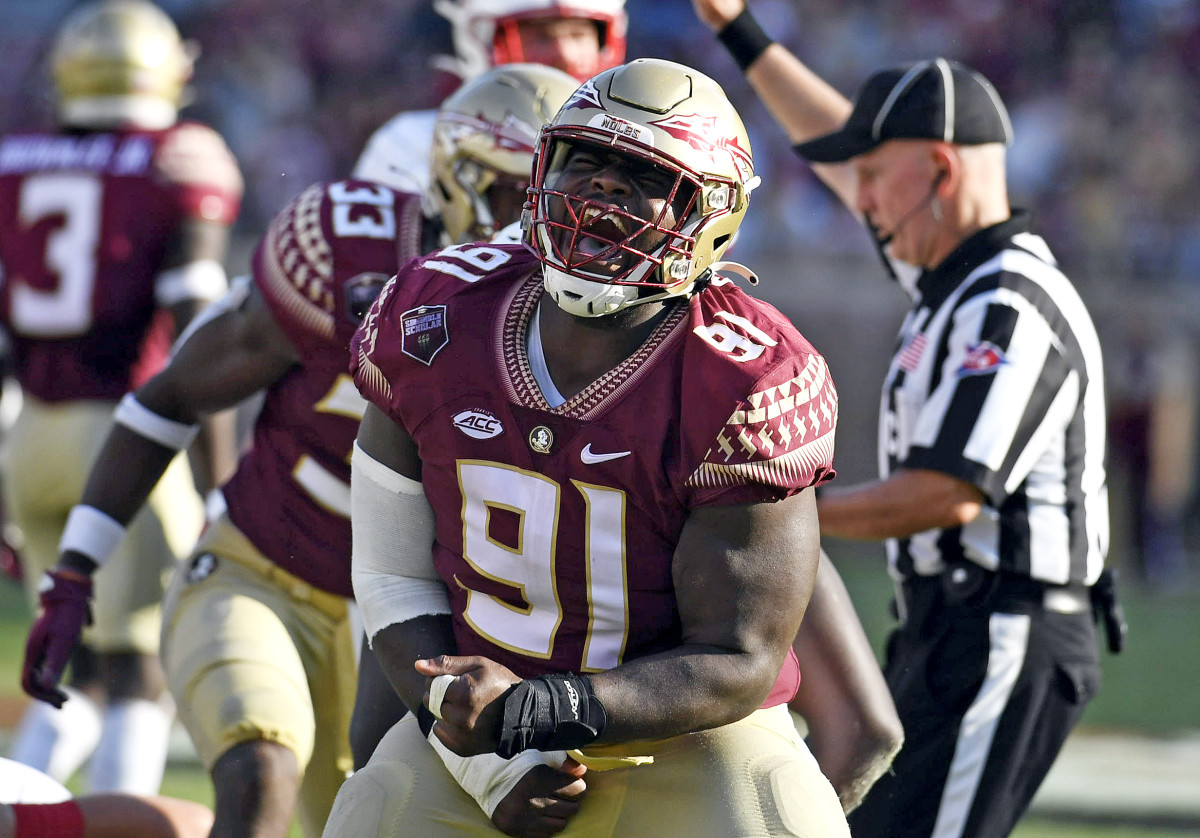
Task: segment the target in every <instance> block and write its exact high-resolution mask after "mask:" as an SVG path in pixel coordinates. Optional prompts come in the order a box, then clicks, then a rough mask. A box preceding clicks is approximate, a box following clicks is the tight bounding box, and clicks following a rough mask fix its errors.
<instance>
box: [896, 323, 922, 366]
mask: <svg viewBox="0 0 1200 838" xmlns="http://www.w3.org/2000/svg"><path fill="white" fill-rule="evenodd" d="M924 352H925V333H924V332H917V333H916V334H915V335H913V336H912V337H911V338H910V339H909V341H908V343H906V344H904V348H903V349H901V350H900V369H902V370H904V371H905V372H912V371H913V370H915V369H916V368H917V364H919V363H921V355H922V354H924Z"/></svg>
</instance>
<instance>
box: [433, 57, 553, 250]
mask: <svg viewBox="0 0 1200 838" xmlns="http://www.w3.org/2000/svg"><path fill="white" fill-rule="evenodd" d="M576 86H577V85H576V82H575V79H573V78H572V77H571V76H569V75H567V74H566V73H564V72H562V71H561V70H555V69H554V68H553V67H544V66H542V65H540V64H508V65H505V66H503V67H497V68H495V69H493V70H489V71H488V72H487V73H485V74H483V75H482V76H480V77H479V78H477V79H475V80H474V81H471V82H468V83H467V84H465V85H464V86H462V87H460V88H459V89H458V90H457V91H455V93H454V94H453V95H452V96H451V97H450V98H448V99H447V100H446V101H445V102H443V103H442V106H441V107H440V108H439V109H438V114H437V120H436V122H435V123H434V127H433V149H432V152H431V154H430V170H431V171H430V174H431V178H430V180H431V183H430V188H429V195H428V201H429V207H430V210H431V211H432V212H433V213H436V214H437V215H439V216H441V219H442V224H443V226H444V227H445V233H446V235H445V239H446V241H445V244H456V243H462V242H466V241H481V240H483V239H490V238H491V237H492V235H493V234H495V233H496V231H497V230H499V229H500V228H501V227H504V226H506V225H507V224H510V223H512V222H514V221H517V220H518V219H519V218H520V217H521V207H522V205H524V203H525V198H526V191H527V190H528V188H529V178H530V172H531V170H532V168H533V146H534V143H535V142H537V134H538V130H539V129H540V128H541V127H542V126H543V125H544V124H545V123H546V122H548V121H549V120H550V118H551V117H553V116H554V114H555V112H556V111H557V110H558V108H559V106H560V105H562V103H563V102H565V101H567V97H568V96H570V95H571V94H572V93H574V92H575V88H576Z"/></svg>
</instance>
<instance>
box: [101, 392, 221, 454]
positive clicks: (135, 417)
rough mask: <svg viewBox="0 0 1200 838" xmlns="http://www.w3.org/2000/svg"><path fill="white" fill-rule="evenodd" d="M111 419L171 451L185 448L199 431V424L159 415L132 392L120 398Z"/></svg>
mask: <svg viewBox="0 0 1200 838" xmlns="http://www.w3.org/2000/svg"><path fill="white" fill-rule="evenodd" d="M113 419H114V421H116V423H117V424H118V425H124V426H125V427H126V428H129V430H131V431H133V432H134V433H135V434H138V435H140V436H144V437H145V438H146V439H148V440H150V441H151V442H157V443H158V444H159V445H161V446H162V447H163V448H170V449H171V450H172V451H182V450H183V449H184V448H187V447H188V446H189V445H191V444H192V440H193V439H195V438H196V434H197V433H199V431H200V426H199V425H185V424H183V423H182V422H176V421H175V420H174V419H168V418H166V417H165V416H159V415H158V414H157V413H155V412H154V411H153V410H150V408H148V407H146V406H145V405H143V404H142V403H141V402H139V401H138V400H137V399H136V398H134V395H133V393H126V394H125V398H123V399H121V403H120V404H119V405H117V411H116V413H114V414H113Z"/></svg>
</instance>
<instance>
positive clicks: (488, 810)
mask: <svg viewBox="0 0 1200 838" xmlns="http://www.w3.org/2000/svg"><path fill="white" fill-rule="evenodd" d="M429 744H430V745H432V746H433V750H434V752H435V753H436V754H437V755H438V756H439V757H441V759H442V762H443V763H445V765H446V770H448V771H449V772H450V774H451V776H453V777H454V779H455V780H457V781H458V784H459V785H460V786H461V787H462V790H463V791H465V792H466V793H467V794H469V795H471V797H473V798H475V802H476V803H478V804H479V808H480V809H482V810H483V811H484V814H486V815H487V816H488V817H489V818H490V817H491V816H492V813H493V812H495V811H496V807H497V806H499V805H500V801H501V800H503V799H504V797H505V795H507V794H508V793H509V792H510V791H512V789H513V786H515V785H516V784H517V781H518V780H520V779H521V778H522V777H524V776H525V775H526V774H528V773H529V772H530V771H532V770H533V769H534V768H535V767H536V766H539V765H549V766H550V767H551V768H562V766H563V763H564V762H566V761H567V752H566V751H535V750H532V749H531V750H528V751H521V753H519V754H517V755H516V756H515V757H513V758H512V759H505V758H504V757H502V756H499V755H498V754H480V755H479V756H474V757H460V756H459V755H458V754H456V753H454V752H453V751H451V750H450V749H449V748H447V747H446V746H445V745H443V744H442V740H440V739H438V738H437V736H436V735H435V734H434V733H433V732H432V731H430V733H429Z"/></svg>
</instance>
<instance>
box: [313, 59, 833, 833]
mask: <svg viewBox="0 0 1200 838" xmlns="http://www.w3.org/2000/svg"><path fill="white" fill-rule="evenodd" d="M756 183H757V179H756V178H755V177H754V174H753V163H752V158H751V152H750V145H749V142H748V138H747V135H746V132H745V129H744V127H743V125H742V122H741V119H740V118H739V117H738V115H737V113H736V112H735V111H734V109H733V108H732V106H731V105H730V104H729V102H728V100H727V99H726V97H725V95H724V93H723V92H722V91H721V89H720V87H718V86H717V85H716V83H715V82H713V81H712V80H711V79H709V78H707V77H706V76H704V75H702V74H700V73H698V72H696V71H694V70H691V69H689V68H687V67H684V66H682V65H678V64H674V63H671V62H666V61H658V60H646V59H643V60H639V61H634V62H632V63H630V64H627V65H624V66H622V67H618V68H615V69H613V70H610V71H607V72H605V73H601V74H600V75H598V76H596V77H595V78H593V79H591V80H590V81H588V82H586V83H585V84H584V85H583V86H582V87H581V88H579V90H578V91H576V93H575V94H574V95H573V96H572V98H571V99H570V100H569V101H568V103H567V104H566V105H565V106H564V107H563V109H562V110H561V111H560V112H559V114H558V115H557V116H556V117H555V119H554V121H553V122H551V124H550V125H548V126H547V127H546V128H544V129H543V131H542V135H541V138H540V140H539V145H538V152H537V159H536V162H535V166H534V177H533V186H532V189H531V196H532V202H533V203H532V206H531V208H530V209H529V210H528V211H527V216H526V222H527V228H528V229H527V234H526V235H527V242H528V245H529V249H526V248H524V247H522V246H518V245H508V246H483V245H473V246H469V247H458V248H450V249H448V250H443V251H440V252H438V253H434V254H431V255H430V256H429V257H426V258H425V259H423V260H420V261H417V262H412V263H409V264H408V265H407V266H405V268H404V269H403V270H402V271H401V272H400V274H399V275H398V276H397V277H396V279H395V280H393V281H392V282H391V283H389V284H388V285H387V286H386V287H385V289H384V291H383V292H382V293H381V295H380V297H379V299H378V300H377V301H376V303H375V305H374V307H373V308H372V309H371V311H370V312H369V313H368V315H367V317H366V319H365V320H364V322H363V325H362V327H361V328H360V330H359V332H358V334H357V335H356V336H355V341H354V346H353V349H352V351H353V353H354V357H353V363H354V372H355V381H356V383H357V384H358V386H359V389H360V390H361V391H362V393H363V395H364V396H366V398H367V399H368V400H369V401H370V402H371V406H370V407H369V408H368V410H367V412H366V414H365V416H364V419H363V423H362V426H361V428H360V430H359V435H358V440H357V443H356V447H355V452H354V457H353V460H352V463H351V469H352V473H353V479H352V484H351V485H352V495H351V503H352V510H353V517H352V523H353V534H354V560H353V579H354V588H355V593H356V595H357V597H358V602H359V605H360V607H361V608H362V610H363V616H364V621H365V623H366V626H367V630H368V633H369V635H370V636H371V639H372V643H373V645H374V648H375V650H376V653H377V655H378V656H379V659H380V661H381V663H382V664H383V665H384V667H385V669H386V670H387V671H388V675H389V676H390V677H391V679H392V682H393V683H394V684H395V685H396V687H397V689H398V691H399V692H400V693H401V695H402V697H403V698H404V699H405V702H406V703H407V704H408V705H409V706H410V707H416V708H419V710H418V713H417V715H416V717H415V718H414V717H412V716H410V717H407V718H406V719H405V720H403V721H401V722H400V723H399V724H397V725H396V726H395V727H394V728H393V729H392V731H390V732H389V733H388V735H387V736H385V737H384V739H383V741H382V742H381V743H380V745H379V747H378V748H377V749H376V751H375V754H374V756H373V757H372V758H371V760H370V762H369V763H368V765H367V767H366V768H365V769H363V770H361V771H359V772H357V773H356V774H355V775H354V776H353V777H352V778H351V779H350V780H349V781H347V784H346V785H345V786H343V789H342V792H341V793H340V794H339V798H338V803H337V805H335V807H334V811H333V814H332V815H331V817H330V821H329V824H328V825H327V827H326V830H325V835H326V836H356V837H359V836H399V835H401V834H416V835H421V836H460V835H490V834H495V831H496V829H500V830H501V831H503V832H505V833H506V834H510V835H544V834H552V833H556V832H560V831H561V832H562V833H563V834H565V835H588V836H591V835H666V836H696V835H743V834H750V833H752V832H754V833H757V832H762V831H763V830H764V826H765V829H766V830H767V832H768V833H769V834H772V835H776V834H797V833H798V834H805V835H831V836H832V835H836V836H847V835H848V834H849V833H848V831H847V827H846V822H845V818H844V816H843V815H842V811H841V807H840V805H839V803H838V799H837V796H836V795H835V793H834V791H833V788H832V787H831V786H830V784H829V781H828V780H827V779H825V777H824V776H822V774H821V773H820V771H819V770H818V768H817V766H816V763H815V761H814V760H813V758H812V756H811V755H810V754H809V753H808V751H807V750H806V748H805V746H804V743H803V741H802V740H801V739H800V738H799V736H798V735H797V733H796V730H795V728H794V727H793V725H792V722H791V718H790V716H789V714H788V712H787V707H786V702H787V701H788V700H789V699H790V698H791V697H792V695H793V694H794V693H795V691H796V686H797V683H798V679H799V672H798V669H797V665H796V659H795V657H794V655H793V654H792V652H791V648H790V644H791V642H792V640H793V638H794V636H795V634H796V630H797V627H798V626H799V624H800V620H801V617H802V616H803V613H804V609H805V606H806V604H807V600H808V597H809V594H810V592H811V590H812V586H813V579H814V575H815V571H816V567H817V561H818V554H819V546H818V539H817V521H816V515H815V511H814V510H815V503H814V498H813V494H814V493H813V487H815V486H817V485H819V484H820V483H822V482H824V481H825V480H827V479H829V478H831V477H832V476H833V468H832V456H833V436H834V427H835V424H836V418H837V396H836V393H835V390H834V387H833V383H832V381H831V379H830V376H829V372H828V369H827V368H826V365H825V362H824V360H823V359H822V357H821V356H820V355H819V354H818V353H817V352H816V351H815V350H814V349H813V347H812V346H811V345H810V344H809V343H808V342H807V341H806V340H805V339H804V338H803V337H802V336H801V335H800V334H799V333H798V332H797V331H796V329H795V327H794V326H792V325H791V324H790V323H789V322H788V321H787V320H786V319H785V318H784V317H783V316H782V315H780V314H779V313H778V312H777V311H776V310H775V309H773V308H772V307H770V306H769V305H767V304H765V303H762V302H759V301H757V300H755V299H754V298H752V297H750V296H748V295H746V294H744V293H743V292H742V291H741V290H740V289H738V288H737V287H736V286H735V285H734V284H733V283H732V282H731V281H730V280H729V279H727V278H725V277H724V276H722V272H726V273H735V274H743V275H746V274H748V273H749V272H748V271H747V270H746V269H745V268H742V267H741V266H736V265H732V264H731V263H727V262H721V261H719V260H720V257H721V255H722V253H723V251H724V250H725V248H726V247H727V245H728V243H729V239H730V237H731V236H732V235H733V233H734V231H735V230H736V229H737V227H738V224H739V223H740V221H741V219H742V217H743V215H744V213H745V211H746V208H747V205H748V201H749V197H750V190H751V189H753V187H754V185H755V184H756ZM531 251H532V252H531ZM472 798H473V800H472Z"/></svg>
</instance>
